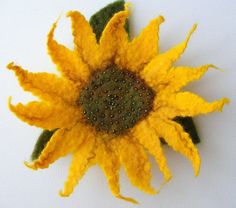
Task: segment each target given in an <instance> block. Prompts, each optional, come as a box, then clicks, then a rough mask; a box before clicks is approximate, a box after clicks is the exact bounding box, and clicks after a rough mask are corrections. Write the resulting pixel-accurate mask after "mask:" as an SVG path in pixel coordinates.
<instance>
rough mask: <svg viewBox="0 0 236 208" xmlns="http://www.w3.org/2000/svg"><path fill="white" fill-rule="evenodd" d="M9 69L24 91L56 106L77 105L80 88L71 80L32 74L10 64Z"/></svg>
mask: <svg viewBox="0 0 236 208" xmlns="http://www.w3.org/2000/svg"><path fill="white" fill-rule="evenodd" d="M7 67H8V69H10V70H13V71H14V72H15V74H16V76H17V77H18V80H19V83H20V85H21V86H22V88H23V89H24V90H26V91H29V92H31V93H32V94H34V95H36V96H38V97H39V98H41V99H43V100H45V101H49V102H52V103H54V104H55V103H58V102H64V103H67V104H70V105H73V104H75V101H76V99H77V97H78V88H77V87H76V86H75V85H74V84H73V83H72V82H70V81H69V80H66V79H63V78H59V77H57V76H56V75H54V74H48V73H31V72H28V71H27V70H24V69H23V68H21V67H20V66H17V65H14V63H10V64H8V66H7ZM68 92H70V93H68Z"/></svg>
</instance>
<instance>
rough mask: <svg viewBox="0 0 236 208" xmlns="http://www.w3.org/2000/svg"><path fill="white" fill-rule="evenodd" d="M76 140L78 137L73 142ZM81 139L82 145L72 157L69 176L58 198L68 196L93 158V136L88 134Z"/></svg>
mask: <svg viewBox="0 0 236 208" xmlns="http://www.w3.org/2000/svg"><path fill="white" fill-rule="evenodd" d="M79 131H80V129H78V128H77V132H79ZM77 136H78V135H77ZM80 138H81V136H80ZM76 139H78V137H74V140H76ZM82 139H83V143H81V144H80V145H79V147H78V148H77V149H76V151H75V152H74V153H73V155H72V162H71V166H70V170H69V174H68V177H67V180H66V182H65V185H64V190H62V191H60V196H63V197H66V196H69V195H70V194H71V193H72V192H73V190H74V188H75V186H76V185H77V184H78V183H79V181H80V179H81V178H82V177H83V176H84V174H85V173H86V171H87V170H88V168H89V167H90V166H91V164H92V163H91V159H92V158H93V157H94V152H93V150H94V145H95V137H94V135H93V134H90V133H88V134H87V135H83V138H82Z"/></svg>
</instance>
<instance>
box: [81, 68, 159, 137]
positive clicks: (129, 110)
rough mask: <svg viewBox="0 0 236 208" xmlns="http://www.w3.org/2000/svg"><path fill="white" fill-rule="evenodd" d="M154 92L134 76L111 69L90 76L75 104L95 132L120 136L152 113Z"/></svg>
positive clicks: (126, 71) (127, 72)
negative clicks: (78, 105)
mask: <svg viewBox="0 0 236 208" xmlns="http://www.w3.org/2000/svg"><path fill="white" fill-rule="evenodd" d="M154 95H155V94H154V91H153V90H152V89H151V88H150V87H149V86H147V84H146V83H145V82H144V81H143V80H142V79H141V78H140V77H138V76H137V75H136V74H134V73H133V72H130V71H128V70H121V69H119V68H117V67H116V66H111V67H109V68H107V69H105V70H103V71H97V72H95V73H93V74H92V76H91V78H90V81H89V82H88V84H87V85H86V86H85V87H84V88H83V89H82V91H81V94H80V97H79V104H80V105H81V106H82V108H83V112H84V116H85V118H86V120H87V122H88V123H89V124H90V125H92V126H94V127H95V128H96V129H97V130H98V131H105V132H107V133H112V134H117V135H120V134H122V133H124V132H126V131H127V130H128V129H130V128H132V127H133V126H134V125H135V124H136V123H137V122H138V121H139V120H141V119H142V118H144V117H146V116H147V115H148V113H149V112H150V111H151V110H152V106H153V99H154Z"/></svg>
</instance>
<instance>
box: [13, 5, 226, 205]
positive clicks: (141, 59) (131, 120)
mask: <svg viewBox="0 0 236 208" xmlns="http://www.w3.org/2000/svg"><path fill="white" fill-rule="evenodd" d="M129 13H130V12H129V9H128V6H127V5H126V6H125V9H124V10H123V11H120V12H117V13H116V14H115V15H114V16H113V17H112V18H111V19H110V21H109V22H108V23H107V24H106V26H105V29H104V30H103V31H102V34H101V38H100V39H99V41H97V38H96V34H95V33H94V31H93V29H92V28H91V26H90V24H89V22H88V21H86V19H85V17H84V16H83V15H82V14H81V13H80V12H77V11H71V12H69V13H68V16H69V17H70V18H71V21H72V30H73V37H74V50H70V49H68V48H66V47H65V46H63V45H61V44H59V43H58V42H57V41H56V40H54V31H55V29H56V26H57V22H56V23H54V24H53V26H52V29H51V30H50V32H49V34H48V41H47V46H48V51H49V55H50V57H51V59H52V61H53V62H54V63H55V64H56V66H57V69H58V70H59V71H60V72H61V76H57V75H55V74H49V73H31V72H28V71H27V70H25V69H23V68H21V67H20V66H17V65H15V64H14V63H10V64H9V65H8V69H10V70H13V71H14V72H15V74H16V76H17V77H18V79H19V83H20V85H21V86H22V87H23V89H24V90H26V91H30V92H31V93H33V94H34V95H35V96H37V97H39V98H40V101H34V102H30V103H28V104H26V105H24V104H21V103H19V104H17V105H12V104H11V102H9V107H10V110H11V111H12V112H14V113H15V114H16V116H17V117H18V118H20V119H21V120H22V121H24V122H27V123H28V124H30V125H34V126H37V127H40V128H43V129H47V130H54V131H55V133H54V134H53V135H52V137H51V139H50V141H49V142H48V143H47V144H46V146H45V148H44V149H43V151H42V152H41V153H40V155H39V157H38V158H37V159H35V160H34V161H33V162H32V163H25V164H26V165H27V166H28V167H29V168H32V169H34V170H37V169H42V168H48V166H49V165H50V164H52V163H53V162H54V161H56V160H57V159H59V158H60V157H63V156H66V155H68V154H72V162H71V167H70V169H69V174H68V178H67V180H66V182H65V185H64V189H63V190H62V191H60V195H61V196H69V195H70V194H71V193H72V192H73V190H74V188H75V186H76V185H77V184H78V182H79V181H80V179H81V178H82V177H83V175H84V174H85V173H86V171H87V170H88V169H89V168H90V167H91V166H93V165H95V164H98V165H99V166H100V167H101V168H102V170H103V171H104V174H105V175H106V178H107V180H108V184H109V187H110V189H111V192H112V193H113V195H114V196H116V197H117V198H120V199H124V200H127V201H130V202H133V203H136V201H135V200H134V199H131V198H128V197H124V196H122V195H121V193H120V186H119V171H120V167H121V166H123V167H124V169H125V171H126V173H127V175H128V177H129V179H130V181H131V183H132V184H133V185H134V186H136V187H137V188H139V189H140V190H142V191H144V192H146V193H148V194H155V193H157V192H158V191H157V190H155V189H154V188H153V187H152V186H151V179H152V175H151V164H150V162H149V159H148V156H147V152H149V153H150V154H151V155H153V156H154V158H155V160H156V162H157V164H158V165H159V168H160V171H161V172H162V173H163V175H164V179H165V182H167V181H169V180H170V179H171V173H170V170H169V168H168V165H167V161H166V157H165V155H164V152H163V149H162V147H161V142H160V139H161V138H163V139H164V140H165V142H166V143H167V144H168V145H169V146H170V147H172V148H173V149H174V150H175V151H177V152H180V153H181V154H183V155H184V156H185V157H187V158H188V159H189V160H190V161H191V162H192V165H193V169H194V174H195V175H196V176H197V175H198V172H199V168H200V157H199V154H198V151H197V149H196V147H195V146H194V144H193V142H192V140H191V138H190V136H189V134H188V133H186V132H185V131H184V128H183V127H182V126H181V125H180V124H179V123H177V122H176V121H175V120H173V119H174V118H176V117H178V116H181V117H185V116H191V117H192V116H196V115H199V114H206V113H210V112H213V111H221V110H222V107H223V106H224V104H226V103H228V99H226V98H222V99H221V100H218V101H214V102H211V103H208V102H206V101H205V100H204V99H203V98H201V97H199V96H198V95H196V94H193V93H191V92H186V91H184V92H183V91H180V90H181V89H182V88H183V87H184V86H186V85H187V84H188V83H189V82H191V81H194V80H197V79H199V78H201V76H202V75H203V74H204V73H205V72H206V71H207V70H208V69H209V68H210V67H213V68H214V66H213V65H204V66H200V67H196V68H194V67H188V66H177V67H174V66H173V64H174V62H175V61H177V60H178V59H179V58H180V56H181V55H182V54H183V52H184V51H185V48H186V46H187V44H188V41H189V39H190V36H191V35H192V33H193V32H194V30H195V29H196V25H194V26H193V28H192V29H191V31H190V32H189V34H188V35H187V38H186V39H185V40H184V41H183V42H182V43H180V44H178V45H177V46H175V47H173V48H171V49H170V50H168V51H167V52H164V53H159V48H158V44H157V43H158V39H159V38H158V32H159V26H160V24H161V23H162V22H163V21H164V18H163V17H162V16H159V17H157V18H156V19H154V20H152V21H151V22H150V23H149V25H148V26H147V27H146V28H145V29H144V30H143V31H142V32H141V33H140V35H139V36H138V37H136V38H134V39H133V40H129V36H128V33H127V31H126V30H125V25H126V21H127V18H128V16H129Z"/></svg>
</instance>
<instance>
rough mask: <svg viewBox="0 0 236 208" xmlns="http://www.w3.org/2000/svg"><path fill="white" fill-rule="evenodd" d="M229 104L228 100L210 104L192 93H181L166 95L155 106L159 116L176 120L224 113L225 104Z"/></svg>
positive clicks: (223, 99)
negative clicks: (178, 117) (216, 112)
mask: <svg viewBox="0 0 236 208" xmlns="http://www.w3.org/2000/svg"><path fill="white" fill-rule="evenodd" d="M227 103H229V100H228V99H227V98H222V99H220V100H217V101H214V102H211V103H208V102H206V101H205V100H204V99H203V98H201V97H199V96H198V95H195V94H193V93H190V92H179V93H177V94H173V95H169V94H168V95H165V96H163V97H162V98H159V99H158V98H157V100H156V101H155V106H154V108H156V110H157V112H158V113H157V114H159V116H163V117H168V118H174V117H176V116H182V117H185V116H191V117H192V116H197V115H199V114H207V113H211V112H214V111H222V108H223V106H224V105H225V104H227Z"/></svg>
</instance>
